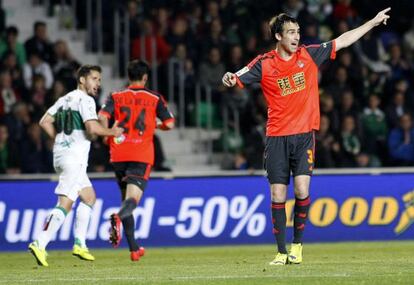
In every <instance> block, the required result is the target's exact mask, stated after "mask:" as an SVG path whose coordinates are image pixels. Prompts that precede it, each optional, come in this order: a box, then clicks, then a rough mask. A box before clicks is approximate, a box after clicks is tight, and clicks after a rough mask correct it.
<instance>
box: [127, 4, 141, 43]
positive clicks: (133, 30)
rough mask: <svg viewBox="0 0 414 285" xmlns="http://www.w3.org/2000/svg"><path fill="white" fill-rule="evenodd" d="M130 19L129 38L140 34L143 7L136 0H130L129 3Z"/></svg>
mask: <svg viewBox="0 0 414 285" xmlns="http://www.w3.org/2000/svg"><path fill="white" fill-rule="evenodd" d="M127 9H128V19H129V38H130V39H134V38H138V37H139V35H140V32H141V31H140V27H141V24H142V20H143V18H142V7H141V6H139V4H138V2H137V1H136V0H129V1H128V4H127Z"/></svg>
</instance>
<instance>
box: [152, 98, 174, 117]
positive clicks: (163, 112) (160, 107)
mask: <svg viewBox="0 0 414 285" xmlns="http://www.w3.org/2000/svg"><path fill="white" fill-rule="evenodd" d="M158 96H159V98H160V99H159V100H158V103H157V109H156V112H157V117H158V118H159V119H160V120H161V121H162V122H163V123H168V122H171V121H174V116H173V114H172V113H171V112H170V110H169V109H168V105H167V101H165V99H164V97H163V96H162V95H160V94H158Z"/></svg>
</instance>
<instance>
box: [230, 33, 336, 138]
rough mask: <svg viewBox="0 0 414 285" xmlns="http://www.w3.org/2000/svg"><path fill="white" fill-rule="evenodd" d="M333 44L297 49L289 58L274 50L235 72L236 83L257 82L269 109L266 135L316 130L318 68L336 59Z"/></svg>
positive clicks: (317, 127)
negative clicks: (285, 58) (283, 57)
mask: <svg viewBox="0 0 414 285" xmlns="http://www.w3.org/2000/svg"><path fill="white" fill-rule="evenodd" d="M335 55H336V53H335V42H334V41H331V42H327V43H323V44H320V45H310V46H302V47H300V48H299V49H298V50H297V51H296V53H295V54H293V56H292V57H291V58H290V59H289V60H284V59H282V58H281V57H280V56H279V54H278V53H277V52H276V51H275V50H273V51H271V52H268V53H265V54H263V55H259V56H258V57H256V58H255V59H254V60H253V61H251V62H250V63H249V64H248V65H247V66H246V67H244V68H243V69H241V70H239V71H238V72H237V73H236V77H237V84H238V85H239V86H240V87H243V86H244V84H251V83H255V82H257V83H260V84H261V86H262V90H263V95H264V96H265V98H266V102H267V108H268V120H267V126H266V135H267V136H288V135H294V134H301V133H307V132H310V131H312V130H319V120H320V113H319V89H318V67H319V66H320V65H321V64H322V63H323V62H325V61H326V60H327V59H329V58H331V59H334V58H335Z"/></svg>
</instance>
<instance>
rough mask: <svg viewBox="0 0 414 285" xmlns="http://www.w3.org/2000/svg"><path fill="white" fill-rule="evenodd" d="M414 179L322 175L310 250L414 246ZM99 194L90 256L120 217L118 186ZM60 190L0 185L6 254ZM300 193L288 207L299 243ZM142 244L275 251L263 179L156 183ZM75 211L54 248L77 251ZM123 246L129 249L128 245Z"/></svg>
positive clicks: (22, 244)
mask: <svg viewBox="0 0 414 285" xmlns="http://www.w3.org/2000/svg"><path fill="white" fill-rule="evenodd" d="M413 178H414V175H413V174H382V175H319V176H314V177H313V178H312V182H311V199H312V204H311V208H310V211H309V221H308V224H307V225H306V230H305V235H304V236H305V237H304V239H305V241H306V242H324V241H355V240H394V239H414V226H411V225H412V223H413V222H414V179H413ZM92 183H93V185H94V187H95V190H96V192H97V197H98V199H97V203H96V204H95V206H94V209H93V214H92V218H91V222H90V225H89V229H88V235H87V239H88V241H87V243H88V246H89V247H91V248H94V247H109V246H110V245H109V242H108V236H109V234H108V232H109V222H108V218H109V216H110V215H111V214H112V213H113V212H116V211H117V210H118V207H119V205H120V193H119V190H118V188H117V185H116V183H115V181H114V180H112V179H111V180H109V179H105V180H93V181H92ZM55 186H56V182H50V181H0V250H23V249H26V248H27V244H28V243H29V242H30V241H31V240H33V239H35V238H36V236H37V235H38V233H39V232H40V231H41V230H42V227H43V225H44V222H45V219H46V217H47V214H48V212H49V210H50V209H51V208H53V207H54V205H55V204H56V201H57V199H56V196H55V195H54V194H53V191H54V187H55ZM293 206H294V199H293V191H292V189H291V186H290V189H289V199H288V201H287V204H286V212H287V217H288V229H287V232H288V240H290V239H291V236H292V225H293ZM134 215H135V216H136V217H137V224H136V231H135V236H136V237H137V238H138V239H140V240H141V243H142V244H143V245H144V246H173V245H174V246H189V245H220V244H249V243H272V242H274V236H273V234H272V225H271V220H270V196H269V186H268V184H267V180H266V179H265V178H264V177H261V176H230V177H195V178H174V179H151V180H150V183H149V185H148V188H147V190H146V192H145V194H144V198H143V200H142V201H141V203H140V205H139V207H138V208H137V209H136V210H135V212H134ZM73 224H74V211H72V212H71V213H70V214H69V215H68V216H67V218H66V221H65V223H64V225H63V227H62V228H61V229H60V230H59V232H58V233H57V235H56V238H55V241H54V242H51V244H50V246H49V247H48V248H70V247H71V246H72V243H73ZM124 242H125V241H123V245H124V246H125V245H126V244H125V243H124Z"/></svg>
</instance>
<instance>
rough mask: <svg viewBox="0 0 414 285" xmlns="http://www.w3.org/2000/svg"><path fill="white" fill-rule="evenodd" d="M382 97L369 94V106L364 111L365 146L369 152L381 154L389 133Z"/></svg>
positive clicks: (362, 118) (384, 148) (362, 117)
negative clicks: (381, 107)
mask: <svg viewBox="0 0 414 285" xmlns="http://www.w3.org/2000/svg"><path fill="white" fill-rule="evenodd" d="M380 104H381V99H380V98H379V97H378V95H376V94H371V95H370V96H369V101H368V106H367V107H365V108H364V111H363V112H362V116H361V120H362V129H363V134H364V140H363V142H364V148H365V150H366V152H368V153H369V154H376V153H378V154H381V153H384V150H386V147H385V146H386V138H387V134H388V128H387V122H386V119H385V113H384V112H383V111H382V110H381V109H380V107H379V106H380Z"/></svg>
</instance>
